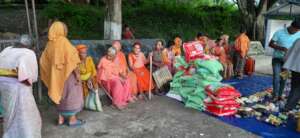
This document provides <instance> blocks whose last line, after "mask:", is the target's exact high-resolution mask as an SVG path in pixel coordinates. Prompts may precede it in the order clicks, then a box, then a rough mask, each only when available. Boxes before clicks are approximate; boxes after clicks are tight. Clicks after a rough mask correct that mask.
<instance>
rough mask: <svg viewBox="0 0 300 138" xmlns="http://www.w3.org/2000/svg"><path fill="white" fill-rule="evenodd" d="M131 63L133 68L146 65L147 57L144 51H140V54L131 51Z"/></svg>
mask: <svg viewBox="0 0 300 138" xmlns="http://www.w3.org/2000/svg"><path fill="white" fill-rule="evenodd" d="M128 60H129V65H130V67H131V68H132V69H135V68H141V67H145V64H146V63H147V59H146V57H145V55H144V53H142V52H140V53H139V54H138V55H136V54H133V53H130V54H129V55H128Z"/></svg>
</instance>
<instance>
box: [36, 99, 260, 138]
mask: <svg viewBox="0 0 300 138" xmlns="http://www.w3.org/2000/svg"><path fill="white" fill-rule="evenodd" d="M103 108H104V111H103V112H92V111H83V112H81V113H80V114H79V118H80V119H84V120H85V121H86V124H85V125H83V126H82V127H79V128H69V127H67V126H62V127H58V126H56V125H55V124H56V121H55V120H56V117H57V116H56V111H55V108H54V107H53V106H51V107H49V108H43V109H41V110H40V111H41V114H42V118H43V129H42V136H43V137H44V138H97V137H101V138H199V137H208V138H225V137H232V138H241V137H243V138H255V137H257V136H256V135H254V134H251V133H249V132H246V131H244V130H242V129H239V128H236V127H233V126H231V125H228V124H225V123H223V122H221V121H219V120H218V119H215V118H214V117H211V116H209V115H207V114H205V113H202V112H199V111H196V110H193V109H189V108H185V107H184V105H183V104H182V103H180V102H177V101H175V100H173V99H170V98H168V97H164V96H161V97H158V96H155V97H154V99H152V100H151V101H138V102H136V103H133V104H131V105H129V107H128V108H127V109H125V110H123V111H118V110H116V109H113V108H111V107H110V106H104V107H103Z"/></svg>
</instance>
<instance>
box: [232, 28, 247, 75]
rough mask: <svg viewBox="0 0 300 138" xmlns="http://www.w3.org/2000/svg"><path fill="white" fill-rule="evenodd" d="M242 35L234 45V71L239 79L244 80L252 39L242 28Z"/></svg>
mask: <svg viewBox="0 0 300 138" xmlns="http://www.w3.org/2000/svg"><path fill="white" fill-rule="evenodd" d="M240 33H241V34H240V35H239V36H238V37H237V38H236V40H235V45H234V49H235V60H236V63H235V64H236V65H235V68H234V71H235V74H236V75H237V76H238V78H239V79H242V78H243V75H244V67H245V62H246V56H247V53H248V50H249V48H250V39H249V38H248V36H247V34H246V33H247V31H246V29H245V28H241V30H240Z"/></svg>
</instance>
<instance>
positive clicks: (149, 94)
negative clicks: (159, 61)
mask: <svg viewBox="0 0 300 138" xmlns="http://www.w3.org/2000/svg"><path fill="white" fill-rule="evenodd" d="M149 78H150V79H149V80H150V85H149V91H148V97H149V100H151V99H152V93H151V88H152V55H150V77H149Z"/></svg>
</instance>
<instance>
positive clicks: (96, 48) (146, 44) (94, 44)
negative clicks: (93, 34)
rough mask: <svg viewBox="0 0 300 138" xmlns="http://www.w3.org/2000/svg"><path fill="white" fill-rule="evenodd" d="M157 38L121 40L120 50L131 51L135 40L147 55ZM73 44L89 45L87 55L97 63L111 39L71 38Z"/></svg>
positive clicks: (109, 44)
mask: <svg viewBox="0 0 300 138" xmlns="http://www.w3.org/2000/svg"><path fill="white" fill-rule="evenodd" d="M157 40H158V39H139V40H121V44H122V51H123V52H124V53H125V54H126V55H127V54H128V53H129V52H131V51H132V45H133V43H135V42H136V41H138V42H140V43H141V44H142V47H141V48H142V51H143V52H144V53H145V55H147V53H148V52H150V51H151V50H152V49H153V47H154V45H155V42H156V41H157ZM71 42H72V43H73V44H74V46H76V45H78V44H85V45H87V46H88V47H89V49H88V55H90V56H92V57H93V59H94V61H95V63H98V61H99V59H100V58H101V57H102V56H103V55H105V53H106V50H107V49H108V48H109V47H111V44H112V40H71Z"/></svg>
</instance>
